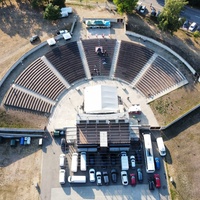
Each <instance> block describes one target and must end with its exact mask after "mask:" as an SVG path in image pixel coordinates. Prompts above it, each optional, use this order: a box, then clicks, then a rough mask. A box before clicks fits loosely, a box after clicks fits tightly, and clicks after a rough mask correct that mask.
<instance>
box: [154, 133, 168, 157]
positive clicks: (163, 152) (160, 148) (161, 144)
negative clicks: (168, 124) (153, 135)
mask: <svg viewBox="0 0 200 200" xmlns="http://www.w3.org/2000/svg"><path fill="white" fill-rule="evenodd" d="M156 142H157V146H158V151H159V153H160V155H161V156H165V155H166V149H165V145H164V142H163V139H162V137H158V138H157V139H156Z"/></svg>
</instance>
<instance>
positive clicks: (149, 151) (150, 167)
mask: <svg viewBox="0 0 200 200" xmlns="http://www.w3.org/2000/svg"><path fill="white" fill-rule="evenodd" d="M143 138H144V158H145V164H146V172H147V173H154V172H155V165H154V157H153V148H152V142H151V133H145V134H144V133H143Z"/></svg>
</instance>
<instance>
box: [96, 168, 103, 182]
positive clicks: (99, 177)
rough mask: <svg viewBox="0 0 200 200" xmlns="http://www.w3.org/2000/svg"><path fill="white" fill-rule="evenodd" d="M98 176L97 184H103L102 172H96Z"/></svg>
mask: <svg viewBox="0 0 200 200" xmlns="http://www.w3.org/2000/svg"><path fill="white" fill-rule="evenodd" d="M96 177H97V185H102V180H101V172H99V171H98V172H96Z"/></svg>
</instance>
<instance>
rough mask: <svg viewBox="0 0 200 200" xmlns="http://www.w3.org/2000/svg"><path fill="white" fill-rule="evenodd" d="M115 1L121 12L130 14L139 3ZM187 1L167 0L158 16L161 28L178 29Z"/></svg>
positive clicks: (129, 0)
mask: <svg viewBox="0 0 200 200" xmlns="http://www.w3.org/2000/svg"><path fill="white" fill-rule="evenodd" d="M193 1H194V0H193ZM198 1H200V0H198ZM113 2H114V3H115V5H116V6H117V9H118V12H119V13H128V14H131V13H132V11H133V10H134V9H135V8H136V6H137V4H138V0H113ZM187 3H188V2H187V1H186V0H166V1H165V6H164V7H163V10H162V12H161V13H160V15H159V16H158V23H159V25H158V26H159V28H160V29H161V30H164V31H169V32H171V33H173V32H175V31H177V30H178V29H179V28H180V26H181V25H182V22H181V21H180V20H179V18H180V13H181V11H182V10H183V9H184V6H185V5H187Z"/></svg>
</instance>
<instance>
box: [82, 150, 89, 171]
mask: <svg viewBox="0 0 200 200" xmlns="http://www.w3.org/2000/svg"><path fill="white" fill-rule="evenodd" d="M80 168H81V171H86V170H87V169H86V168H87V166H86V152H81V167H80Z"/></svg>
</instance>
